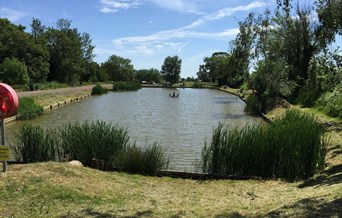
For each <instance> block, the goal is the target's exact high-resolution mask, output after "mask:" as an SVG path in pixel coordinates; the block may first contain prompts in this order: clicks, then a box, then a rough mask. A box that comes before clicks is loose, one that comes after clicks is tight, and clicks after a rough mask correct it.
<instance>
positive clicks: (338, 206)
mask: <svg viewBox="0 0 342 218" xmlns="http://www.w3.org/2000/svg"><path fill="white" fill-rule="evenodd" d="M292 216H296V217H341V216H342V198H337V199H335V200H332V201H330V202H323V201H320V200H317V199H312V198H306V199H302V200H300V201H298V202H296V203H294V204H292V205H286V206H283V207H281V208H279V209H277V210H275V211H271V212H269V213H268V214H267V217H292Z"/></svg>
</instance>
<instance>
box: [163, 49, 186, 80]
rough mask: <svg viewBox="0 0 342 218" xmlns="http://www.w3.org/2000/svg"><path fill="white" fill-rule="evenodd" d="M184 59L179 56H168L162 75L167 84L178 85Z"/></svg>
mask: <svg viewBox="0 0 342 218" xmlns="http://www.w3.org/2000/svg"><path fill="white" fill-rule="evenodd" d="M181 65H182V59H180V58H179V57H178V56H177V55H175V56H167V57H166V58H165V60H164V63H163V65H162V67H161V75H162V76H163V78H164V80H165V81H166V82H170V83H171V84H172V83H176V82H178V81H179V79H180V73H181Z"/></svg>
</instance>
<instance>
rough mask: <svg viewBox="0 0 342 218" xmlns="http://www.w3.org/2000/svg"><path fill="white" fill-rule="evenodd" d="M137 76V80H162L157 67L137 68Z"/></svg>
mask: <svg viewBox="0 0 342 218" xmlns="http://www.w3.org/2000/svg"><path fill="white" fill-rule="evenodd" d="M135 78H136V79H137V80H139V81H140V82H141V81H147V82H157V83H159V82H160V78H161V75H160V72H159V70H157V69H154V68H151V69H142V70H137V71H136V73H135Z"/></svg>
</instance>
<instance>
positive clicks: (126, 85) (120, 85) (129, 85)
mask: <svg viewBox="0 0 342 218" xmlns="http://www.w3.org/2000/svg"><path fill="white" fill-rule="evenodd" d="M140 88H141V84H140V83H139V82H114V83H113V90H114V91H135V90H138V89H140Z"/></svg>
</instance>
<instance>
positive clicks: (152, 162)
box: [114, 143, 168, 175]
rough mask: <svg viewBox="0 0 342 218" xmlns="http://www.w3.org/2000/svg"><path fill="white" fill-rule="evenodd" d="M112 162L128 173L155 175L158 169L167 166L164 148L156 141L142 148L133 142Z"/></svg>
mask: <svg viewBox="0 0 342 218" xmlns="http://www.w3.org/2000/svg"><path fill="white" fill-rule="evenodd" d="M114 164H115V166H117V167H119V168H122V169H123V170H124V171H127V172H130V173H140V174H144V175H155V174H156V173H157V171H158V170H161V169H165V168H167V166H168V160H167V158H166V157H165V152H164V149H163V148H162V147H161V146H159V145H158V144H156V143H154V144H152V145H149V146H147V147H143V148H142V147H138V146H137V145H136V144H133V145H129V146H127V147H126V148H125V149H124V150H123V151H122V152H121V154H120V155H119V156H118V158H117V159H116V160H115V162H114Z"/></svg>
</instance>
